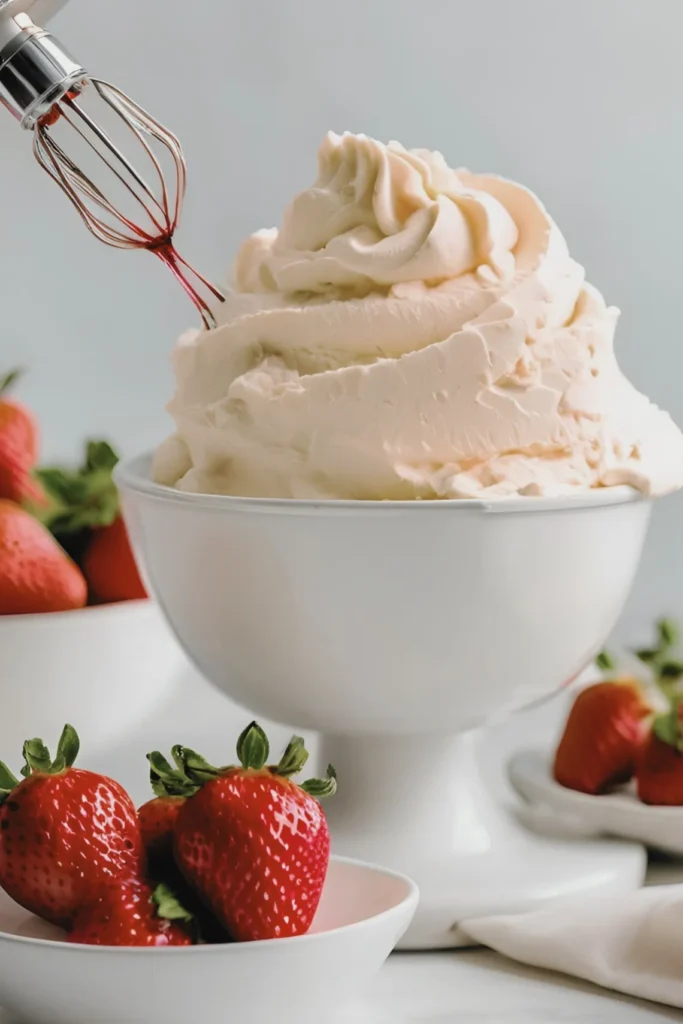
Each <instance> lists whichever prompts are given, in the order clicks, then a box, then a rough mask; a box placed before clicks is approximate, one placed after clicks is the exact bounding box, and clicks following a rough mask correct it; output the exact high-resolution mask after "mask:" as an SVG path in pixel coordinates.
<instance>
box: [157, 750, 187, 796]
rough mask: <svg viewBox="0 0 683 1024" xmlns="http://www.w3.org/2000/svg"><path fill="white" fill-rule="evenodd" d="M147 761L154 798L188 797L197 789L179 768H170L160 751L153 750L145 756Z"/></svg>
mask: <svg viewBox="0 0 683 1024" xmlns="http://www.w3.org/2000/svg"><path fill="white" fill-rule="evenodd" d="M147 760H148V761H149V764H150V769H149V781H150V785H151V787H152V792H153V793H154V795H155V796H158V797H167V796H185V797H189V796H192V794H193V793H196V792H197V788H198V787H197V786H196V785H195V783H193V782H192V781H191V780H190V779H189V778H188V776H187V775H186V774H185V771H184V770H183V769H181V768H172V767H171V765H170V764H169V763H168V761H167V760H166V758H165V757H164V755H163V754H162V753H161V752H160V751H158V750H153V751H152V752H151V753H150V754H148V755H147Z"/></svg>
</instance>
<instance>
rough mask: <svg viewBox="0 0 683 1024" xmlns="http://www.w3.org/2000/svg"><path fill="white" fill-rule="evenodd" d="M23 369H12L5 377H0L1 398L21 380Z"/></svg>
mask: <svg viewBox="0 0 683 1024" xmlns="http://www.w3.org/2000/svg"><path fill="white" fill-rule="evenodd" d="M22 373H23V370H10V372H9V373H6V374H5V376H4V377H0V398H2V397H3V396H4V395H5V394H6V393H7V392H8V391H9V390H10V388H12V387H13V385H14V384H16V382H17V381H18V380H19V378H20V377H21V375H22Z"/></svg>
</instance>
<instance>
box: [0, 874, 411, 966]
mask: <svg viewBox="0 0 683 1024" xmlns="http://www.w3.org/2000/svg"><path fill="white" fill-rule="evenodd" d="M330 863H334V864H342V865H348V866H350V867H355V868H360V869H361V870H362V871H368V872H370V873H372V874H379V875H383V876H384V877H385V878H393V879H394V880H395V881H397V882H402V883H403V885H404V886H405V890H406V891H405V895H404V896H403V899H401V900H400V902H399V903H396V904H395V905H394V906H393V907H388V908H387V909H386V910H381V911H380V912H379V913H378V914H372V915H371V916H370V917H364V918H363V919H362V920H361V921H354V922H353V923H352V924H343V925H340V926H339V927H338V928H329V929H328V930H327V931H324V932H306V934H305V935H293V936H288V937H286V938H283V939H257V940H255V941H254V942H223V943H215V944H213V945H205V946H164V947H162V948H160V947H155V946H91V945H87V944H85V943H83V944H80V943H69V942H64V941H62V940H59V939H39V938H34V937H32V936H29V935H13V934H12V933H11V932H4V931H1V930H0V948H1V947H2V946H3V945H5V944H9V945H13V944H14V943H19V944H20V945H22V946H29V947H32V948H36V947H37V948H38V949H45V950H48V949H50V950H54V951H58V950H59V951H61V952H64V951H67V952H68V953H69V954H70V955H76V954H78V953H81V954H84V955H90V956H93V955H94V956H97V955H98V954H99V955H102V954H103V953H108V954H110V955H112V954H114V955H116V956H126V955H128V956H137V957H139V956H160V955H163V956H165V957H167V956H209V955H211V954H213V955H214V956H216V955H223V956H230V955H232V956H237V955H238V954H239V953H240V952H243V951H244V950H245V949H248V950H251V949H254V950H258V949H263V948H269V949H272V948H273V947H277V948H280V947H282V946H285V945H286V946H291V945H292V943H298V944H299V945H302V944H304V943H306V944H308V943H311V942H315V941H316V940H317V941H318V942H320V941H322V940H324V939H325V937H326V936H328V935H339V934H340V933H346V932H350V931H358V930H361V929H363V930H365V929H367V928H370V927H372V926H373V925H375V924H377V923H379V922H381V921H384V920H386V919H387V918H389V917H392V916H394V915H396V914H400V913H402V912H404V911H406V910H408V909H413V911H414V910H415V909H416V908H417V904H418V901H419V898H420V890H419V888H418V886H417V883H416V882H414V881H413V880H412V878H409V877H408V875H403V874H401V872H399V871H393V870H392V869H391V868H385V867H382V866H381V865H379V864H372V863H371V862H370V861H363V860H356V859H355V858H352V857H339V856H336V855H335V854H333V855H332V857H331V858H330ZM8 898H10V897H8Z"/></svg>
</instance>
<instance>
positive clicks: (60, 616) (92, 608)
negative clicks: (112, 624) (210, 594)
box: [0, 597, 156, 629]
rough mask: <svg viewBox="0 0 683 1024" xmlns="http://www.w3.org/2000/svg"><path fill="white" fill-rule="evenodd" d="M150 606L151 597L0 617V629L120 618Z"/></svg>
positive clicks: (152, 600) (151, 602)
mask: <svg viewBox="0 0 683 1024" xmlns="http://www.w3.org/2000/svg"><path fill="white" fill-rule="evenodd" d="M150 605H156V601H155V600H154V598H151V597H141V598H134V599H133V600H131V601H110V602H108V603H107V604H87V605H84V606H83V608H71V609H70V610H68V611H62V612H28V613H27V614H24V615H0V629H3V628H4V627H5V624H7V628H8V629H9V628H10V625H14V626H16V625H20V624H21V625H23V624H26V623H29V622H30V623H35V622H41V623H53V624H56V623H59V622H63V621H64V619H68V620H69V621H70V622H71V621H75V619H76V618H79V619H86V618H92V617H94V616H98V617H99V618H105V617H106V616H108V617H109V618H116V617H122V616H126V615H131V614H134V613H135V612H137V611H142V610H143V609H147V608H148V607H149V606H150Z"/></svg>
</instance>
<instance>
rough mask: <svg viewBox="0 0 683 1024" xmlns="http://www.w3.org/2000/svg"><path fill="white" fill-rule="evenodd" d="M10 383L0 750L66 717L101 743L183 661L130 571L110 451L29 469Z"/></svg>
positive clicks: (31, 425) (31, 462)
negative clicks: (76, 463)
mask: <svg viewBox="0 0 683 1024" xmlns="http://www.w3.org/2000/svg"><path fill="white" fill-rule="evenodd" d="M15 380H16V374H9V375H8V376H7V377H6V378H5V380H4V381H0V650H2V681H1V682H0V700H1V703H2V713H1V714H0V745H1V746H2V747H3V748H4V749H8V748H9V746H10V745H11V744H12V743H18V742H19V741H20V740H21V739H22V738H23V737H24V736H26V735H27V734H28V733H29V732H30V731H31V730H33V729H36V728H37V729H39V730H40V731H41V732H43V733H49V732H54V731H56V730H57V729H58V728H59V727H60V726H61V723H62V722H63V720H64V717H71V718H74V719H77V720H78V721H79V722H81V724H82V727H83V728H84V729H87V731H88V735H89V736H90V738H91V740H92V741H93V742H94V743H104V742H108V741H110V740H115V739H116V738H117V737H119V736H121V735H122V734H123V733H124V732H125V731H126V730H127V729H128V728H129V727H130V725H131V723H133V722H135V721H137V720H139V719H140V718H141V717H142V716H143V715H144V714H145V713H146V712H147V711H148V710H149V709H150V708H151V707H152V706H153V705H154V704H155V703H156V702H157V701H158V700H159V699H160V698H161V697H162V696H163V694H164V693H165V691H166V690H167V689H168V687H169V685H170V684H171V683H172V681H173V679H174V675H175V672H176V671H177V670H178V669H180V667H181V666H182V664H183V661H184V659H183V655H182V653H181V651H180V648H179V647H178V645H177V644H176V642H175V640H174V638H173V636H172V635H171V631H170V630H169V628H168V627H167V625H166V624H165V622H164V620H163V618H162V616H161V614H160V612H159V610H158V608H157V606H156V605H155V604H154V603H153V602H151V601H149V600H148V599H147V593H146V589H145V586H144V584H143V582H142V580H141V578H140V575H139V573H138V570H137V566H136V563H135V559H134V557H133V554H132V551H131V548H130V544H129V542H128V534H127V531H126V527H125V524H124V522H123V519H122V518H121V516H120V514H119V501H118V492H117V490H116V487H115V485H114V483H113V481H112V470H113V468H114V466H115V465H116V462H117V456H116V453H115V452H114V451H113V449H112V448H111V447H110V445H108V444H107V443H106V442H103V441H100V442H89V443H88V445H87V448H86V454H85V458H84V462H83V465H82V466H81V467H79V468H78V469H76V470H67V469H63V468H61V467H57V468H44V467H39V466H38V465H37V462H38V450H39V437H38V426H37V423H36V421H35V418H34V417H33V415H32V414H31V412H30V411H29V410H28V409H26V408H25V407H24V406H23V405H21V404H20V403H18V402H16V401H14V400H13V399H12V398H11V397H10V391H9V389H10V388H11V386H12V384H13V383H14V382H15Z"/></svg>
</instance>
